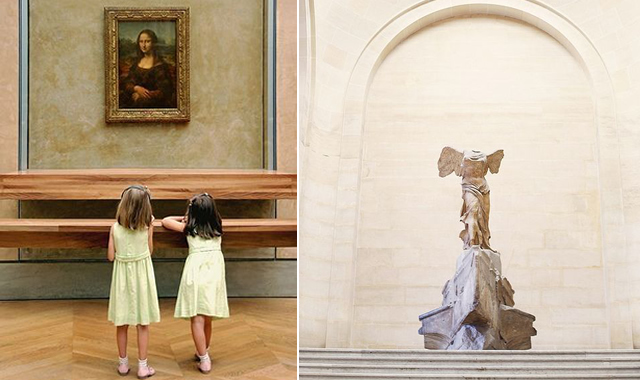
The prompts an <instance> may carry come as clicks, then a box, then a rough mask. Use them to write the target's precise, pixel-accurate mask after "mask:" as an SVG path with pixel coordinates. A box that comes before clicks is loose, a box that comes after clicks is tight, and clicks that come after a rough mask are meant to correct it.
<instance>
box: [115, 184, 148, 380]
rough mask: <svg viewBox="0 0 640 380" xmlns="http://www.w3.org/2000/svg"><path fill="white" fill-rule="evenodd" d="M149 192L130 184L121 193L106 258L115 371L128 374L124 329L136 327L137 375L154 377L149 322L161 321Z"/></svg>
mask: <svg viewBox="0 0 640 380" xmlns="http://www.w3.org/2000/svg"><path fill="white" fill-rule="evenodd" d="M153 220H154V218H153V213H152V209H151V193H150V192H149V190H148V189H147V188H146V187H143V186H139V185H134V186H129V187H128V188H126V189H125V190H124V191H123V192H122V196H121V199H120V203H119V204H118V211H117V213H116V222H115V223H114V224H113V226H111V231H110V232H109V245H108V249H107V258H108V259H109V261H113V262H114V265H113V274H112V277H111V292H110V294H109V313H108V314H109V321H111V322H113V323H114V324H115V325H116V330H117V331H116V338H117V342H118V354H119V365H118V374H120V375H121V376H124V375H126V374H128V373H129V360H128V358H127V332H128V329H129V325H135V326H136V328H137V330H138V378H139V379H146V378H147V377H150V376H153V374H155V370H154V369H153V368H152V367H150V366H148V364H147V346H148V343H149V324H150V323H152V322H160V308H159V306H158V292H157V290H156V279H155V275H154V272H153V264H152V262H151V252H152V251H153Z"/></svg>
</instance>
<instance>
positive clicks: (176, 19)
mask: <svg viewBox="0 0 640 380" xmlns="http://www.w3.org/2000/svg"><path fill="white" fill-rule="evenodd" d="M105 25H106V32H105V45H106V62H105V63H106V121H107V122H118V123H123V122H186V121H189V9H188V8H144V9H142V8H105Z"/></svg>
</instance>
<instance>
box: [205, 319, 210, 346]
mask: <svg viewBox="0 0 640 380" xmlns="http://www.w3.org/2000/svg"><path fill="white" fill-rule="evenodd" d="M204 337H205V343H206V344H207V347H206V348H207V349H208V348H209V347H211V317H207V316H206V315H205V317H204Z"/></svg>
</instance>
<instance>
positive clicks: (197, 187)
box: [0, 169, 297, 200]
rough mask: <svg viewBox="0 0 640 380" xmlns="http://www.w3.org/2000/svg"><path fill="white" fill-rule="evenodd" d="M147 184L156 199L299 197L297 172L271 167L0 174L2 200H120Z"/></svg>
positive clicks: (93, 170) (39, 171) (41, 171)
mask: <svg viewBox="0 0 640 380" xmlns="http://www.w3.org/2000/svg"><path fill="white" fill-rule="evenodd" d="M136 184H137V185H145V186H147V187H148V188H149V190H151V196H152V198H153V199H164V200H168V199H183V200H186V199H188V198H189V197H191V196H193V195H195V194H198V193H204V192H207V193H209V194H211V196H212V197H214V198H215V199H296V197H297V175H296V174H292V173H282V172H278V171H270V170H214V169H86V170H80V169H76V170H28V171H19V172H12V173H1V174H0V199H16V200H60V199H74V200H87V199H92V200H100V199H120V195H121V194H122V190H124V189H125V188H126V187H128V186H130V185H136Z"/></svg>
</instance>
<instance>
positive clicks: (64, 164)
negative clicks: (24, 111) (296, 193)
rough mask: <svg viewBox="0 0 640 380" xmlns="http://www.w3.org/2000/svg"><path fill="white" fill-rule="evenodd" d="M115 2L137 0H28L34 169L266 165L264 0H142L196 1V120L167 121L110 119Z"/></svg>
mask: <svg viewBox="0 0 640 380" xmlns="http://www.w3.org/2000/svg"><path fill="white" fill-rule="evenodd" d="M106 6H110V7H115V6H131V2H130V1H106V0H105V1H98V2H96V1H87V2H80V1H77V0H62V1H55V2H52V1H46V0H31V1H30V2H29V12H30V41H29V46H30V53H29V54H30V55H29V60H30V66H29V67H30V78H29V79H30V80H29V83H30V100H29V102H30V104H29V105H30V112H29V113H30V115H29V167H30V168H32V169H34V168H38V169H54V168H89V167H141V166H142V167H193V168H198V167H200V168H261V167H262V166H263V150H262V148H263V50H262V46H263V39H264V32H263V20H264V14H263V0H246V1H233V0H223V1H215V2H211V1H206V0H199V1H198V0H193V1H185V0H179V1H175V0H161V1H158V0H153V1H150V0H145V1H138V2H136V4H135V6H136V7H145V6H147V7H150V6H188V7H189V8H190V16H191V17H190V18H191V33H192V34H191V66H190V71H191V78H190V81H191V121H190V122H189V123H181V124H168V125H167V124H158V123H146V124H140V125H136V124H106V123H105V121H104V81H105V79H104V54H105V53H104V43H103V33H104V22H103V18H104V14H103V10H104V7H106ZM214 57H215V58H214ZM212 58H214V59H212Z"/></svg>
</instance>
